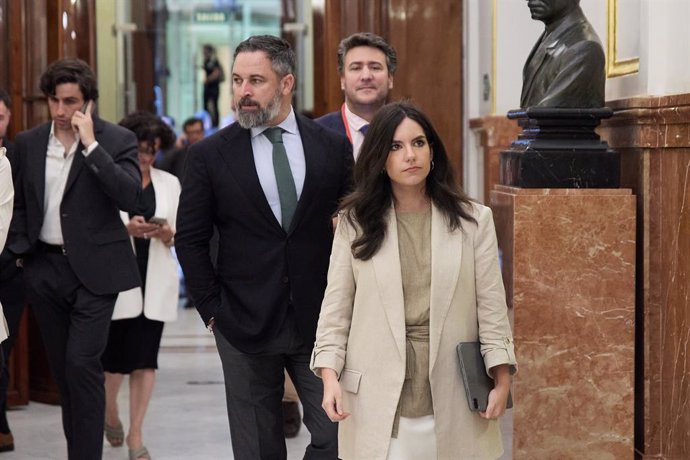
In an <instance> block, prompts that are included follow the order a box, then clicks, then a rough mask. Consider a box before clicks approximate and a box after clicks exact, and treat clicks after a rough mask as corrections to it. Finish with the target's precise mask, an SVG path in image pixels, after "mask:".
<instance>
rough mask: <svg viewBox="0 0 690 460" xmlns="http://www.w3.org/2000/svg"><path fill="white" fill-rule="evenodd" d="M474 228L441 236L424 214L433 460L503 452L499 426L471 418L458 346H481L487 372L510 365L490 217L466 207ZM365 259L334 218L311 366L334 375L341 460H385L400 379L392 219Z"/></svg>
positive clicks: (443, 231) (401, 329)
mask: <svg viewBox="0 0 690 460" xmlns="http://www.w3.org/2000/svg"><path fill="white" fill-rule="evenodd" d="M472 213H473V215H474V217H475V218H476V219H477V224H474V223H472V222H466V221H463V225H462V230H457V231H454V232H452V233H451V232H449V231H448V226H447V224H446V221H445V218H444V217H443V215H442V214H441V212H440V211H439V210H438V209H437V208H435V207H433V208H432V213H431V219H432V221H431V264H432V268H431V306H430V308H431V311H430V326H429V329H430V330H429V342H430V343H429V380H430V382H431V392H432V396H433V405H434V420H435V426H436V428H435V431H436V440H437V447H438V458H439V459H462V460H465V459H493V458H497V457H499V456H500V455H501V454H502V453H503V445H502V443H501V435H500V431H499V425H498V421H497V420H485V419H483V418H481V417H480V416H479V414H478V413H473V412H470V410H469V408H468V404H467V399H466V397H465V390H464V387H463V382H462V378H461V376H460V371H459V364H458V358H457V354H456V345H457V343H458V342H466V341H476V340H480V341H481V343H482V354H483V355H484V361H485V365H486V368H487V371H488V369H489V368H491V367H493V366H496V365H498V364H511V365H513V366H515V365H516V361H515V354H514V349H513V339H512V334H511V330H510V324H509V321H508V316H507V308H506V302H505V291H504V288H503V281H502V278H501V272H500V268H499V264H498V247H497V244H496V233H495V229H494V224H493V218H492V215H491V210H490V209H489V208H487V207H485V206H481V205H479V204H474V205H473V209H472ZM387 220H388V223H387V233H386V235H387V237H386V239H385V241H384V243H383V245H382V247H381V249H380V250H379V251H378V253H377V254H376V255H375V256H374V257H373V258H372V259H370V260H368V261H361V260H357V259H354V258H353V257H352V253H351V250H350V245H351V242H352V240H353V239H354V237H355V231H354V229H353V228H352V226H351V225H349V224H348V222H347V221H346V220H345V219H341V220H340V223H339V225H338V228H337V230H336V235H335V240H334V242H333V251H332V254H331V261H330V267H329V273H328V287H327V289H326V294H325V298H324V301H323V305H322V309H321V315H320V317H319V324H318V330H317V333H316V343H315V346H314V351H313V354H312V362H311V367H312V369H314V370H315V372H316V373H317V375H318V368H322V367H325V368H331V369H335V371H336V372H337V373H338V375H339V378H340V384H341V388H342V390H343V404H344V410H345V411H346V412H350V413H351V415H350V417H348V418H347V419H346V420H345V421H343V422H341V423H340V426H339V432H338V437H339V456H340V458H342V459H344V460H348V459H367V460H374V459H382V460H383V459H385V458H386V457H387V454H388V447H389V444H390V437H391V430H392V428H393V421H394V417H395V412H396V408H397V405H398V399H399V397H400V392H401V389H402V385H403V380H404V377H405V313H404V307H403V304H404V301H403V291H402V279H401V275H400V258H399V251H398V236H397V226H396V219H395V213H394V212H393V210H392V208H391V212H389V214H388V216H387Z"/></svg>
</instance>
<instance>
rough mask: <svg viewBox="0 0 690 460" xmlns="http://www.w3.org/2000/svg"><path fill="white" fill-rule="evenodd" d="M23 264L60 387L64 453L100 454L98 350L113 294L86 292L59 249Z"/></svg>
mask: <svg viewBox="0 0 690 460" xmlns="http://www.w3.org/2000/svg"><path fill="white" fill-rule="evenodd" d="M104 263H106V262H104ZM24 267H25V268H24V273H25V281H26V284H27V288H28V291H29V300H30V301H31V306H32V309H33V311H34V314H35V316H36V320H37V322H38V325H39V328H40V330H41V337H42V338H43V343H44V345H45V348H46V354H47V356H48V362H49V364H50V368H51V371H52V373H53V377H54V378H55V381H56V382H57V385H58V389H59V391H60V399H61V403H62V427H63V430H64V432H65V437H66V439H67V453H68V457H69V459H70V460H91V459H93V460H97V459H101V458H102V456H103V425H104V423H105V377H104V375H103V368H102V367H101V354H103V350H104V349H105V346H106V342H107V340H108V328H109V326H110V319H111V317H112V314H113V308H114V306H115V299H116V298H117V295H116V294H108V295H96V294H94V293H92V292H90V291H89V290H88V289H86V288H85V287H84V286H83V285H82V284H81V282H80V281H79V279H78V278H77V276H76V275H75V274H74V272H73V271H72V268H71V267H70V265H69V262H68V260H67V257H66V256H63V255H61V254H53V253H39V254H36V255H33V256H31V257H30V258H28V259H26V260H25V261H24Z"/></svg>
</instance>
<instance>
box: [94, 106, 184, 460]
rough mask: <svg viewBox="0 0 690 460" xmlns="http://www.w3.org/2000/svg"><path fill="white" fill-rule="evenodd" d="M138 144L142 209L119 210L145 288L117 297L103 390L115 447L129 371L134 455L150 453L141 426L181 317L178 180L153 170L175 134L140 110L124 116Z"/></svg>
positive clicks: (107, 432) (130, 442) (120, 439)
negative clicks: (166, 334)
mask: <svg viewBox="0 0 690 460" xmlns="http://www.w3.org/2000/svg"><path fill="white" fill-rule="evenodd" d="M120 125H122V126H124V127H125V128H128V129H130V130H131V131H133V132H134V133H135V134H136V135H137V139H138V141H139V169H140V171H141V178H142V194H141V199H140V203H139V212H138V213H137V214H131V215H130V214H127V213H124V212H121V213H120V215H121V217H122V221H123V222H124V224H125V225H126V227H127V230H128V232H129V234H130V237H131V239H132V246H133V248H134V252H135V253H136V256H137V263H138V265H139V273H140V275H141V281H142V286H141V287H139V288H134V289H131V290H129V291H125V292H121V293H120V294H119V295H118V298H117V301H116V303H115V309H114V312H113V321H112V322H111V325H110V333H109V336H108V345H107V346H106V350H105V352H104V353H103V358H102V361H103V368H104V370H105V389H106V420H105V435H106V439H107V440H108V442H110V444H111V445H113V446H121V445H122V444H123V442H124V441H125V436H124V429H123V426H122V423H121V421H120V418H119V411H118V405H117V395H118V392H119V390H120V386H121V384H122V381H123V379H124V376H125V375H127V374H129V393H130V398H129V399H130V408H129V414H130V416H129V418H130V426H129V432H128V435H127V437H126V441H127V446H128V447H129V458H130V459H132V460H133V459H146V458H150V455H149V453H148V450H147V448H146V447H144V444H143V440H142V426H143V422H144V416H145V415H146V409H147V408H148V404H149V400H150V398H151V393H152V391H153V386H154V382H155V370H156V369H157V368H158V350H159V348H160V342H161V337H162V334H163V325H164V323H165V322H167V321H174V320H175V319H177V300H178V294H179V280H178V276H177V262H176V260H175V256H174V255H173V251H172V247H173V244H174V235H175V220H176V216H177V204H178V201H179V196H180V182H179V181H178V179H177V178H176V177H175V176H173V175H172V174H169V173H167V172H165V171H160V170H158V169H155V168H153V162H154V158H155V152H156V151H157V150H158V148H159V147H160V146H161V144H163V146H167V145H168V144H169V145H172V143H173V142H174V139H175V136H174V133H173V132H172V130H171V129H170V128H168V127H167V125H165V124H164V123H163V122H162V121H161V120H160V119H159V118H157V117H156V116H154V115H152V114H149V113H147V112H135V113H133V114H131V115H128V116H127V117H125V118H124V119H123V120H122V121H120Z"/></svg>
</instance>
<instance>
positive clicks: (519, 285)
mask: <svg viewBox="0 0 690 460" xmlns="http://www.w3.org/2000/svg"><path fill="white" fill-rule="evenodd" d="M491 207H492V208H493V211H494V218H495V221H496V231H497V234H498V240H499V246H500V249H501V251H502V260H503V273H504V281H505V285H506V291H507V297H508V302H509V305H510V306H511V307H512V308H513V316H514V331H513V332H514V335H515V344H516V353H517V358H518V362H519V371H518V373H517V375H516V376H515V379H514V385H513V393H514V400H515V407H514V409H513V417H514V419H513V420H514V431H513V456H514V458H515V459H517V460H519V459H525V460H526V459H529V460H532V459H551V458H554V459H556V458H557V459H596V460H605V459H611V460H614V459H624V458H633V417H634V413H633V404H634V403H633V377H634V325H635V292H634V291H635V290H634V287H635V197H634V196H633V195H632V193H631V190H629V189H522V188H513V187H507V186H503V185H497V186H495V187H494V190H493V191H492V193H491Z"/></svg>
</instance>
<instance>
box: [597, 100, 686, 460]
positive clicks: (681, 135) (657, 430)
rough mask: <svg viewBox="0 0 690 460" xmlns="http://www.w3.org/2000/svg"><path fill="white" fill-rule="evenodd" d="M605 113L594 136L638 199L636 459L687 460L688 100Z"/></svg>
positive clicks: (624, 105)
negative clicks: (611, 151) (613, 153)
mask: <svg viewBox="0 0 690 460" xmlns="http://www.w3.org/2000/svg"><path fill="white" fill-rule="evenodd" d="M608 105H609V106H610V107H611V108H613V110H614V116H613V118H611V119H609V120H605V121H604V122H603V123H602V127H601V128H600V129H599V131H600V134H601V135H602V137H603V138H605V139H607V140H608V142H609V144H610V146H611V147H612V148H615V149H616V150H618V151H619V152H621V184H622V186H624V187H629V188H631V189H633V192H634V194H635V196H636V197H637V212H638V223H637V242H638V248H637V286H636V305H637V306H636V310H637V322H636V328H637V331H636V347H637V354H636V369H637V371H636V382H635V400H636V401H635V414H636V415H635V447H636V452H637V454H638V457H639V458H644V459H669V460H671V459H672V460H676V459H678V460H680V459H683V460H685V459H690V350H689V349H688V343H690V94H680V95H675V96H663V97H637V98H632V99H626V100H621V101H613V102H610V103H609V104H608Z"/></svg>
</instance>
